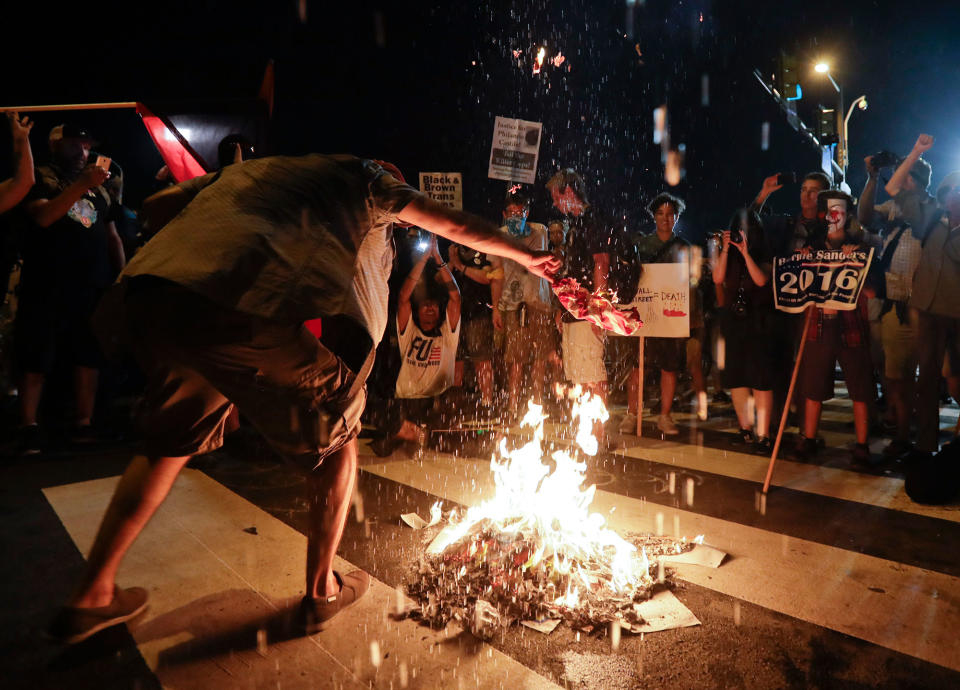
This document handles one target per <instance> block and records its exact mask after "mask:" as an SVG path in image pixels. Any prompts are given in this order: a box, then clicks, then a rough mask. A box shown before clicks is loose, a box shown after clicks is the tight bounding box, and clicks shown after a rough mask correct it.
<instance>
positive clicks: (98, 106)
mask: <svg viewBox="0 0 960 690" xmlns="http://www.w3.org/2000/svg"><path fill="white" fill-rule="evenodd" d="M136 107H137V103H136V101H114V102H112V103H64V104H61V105H9V106H7V105H5V106H0V113H5V112H8V111H16V112H19V113H45V112H57V111H61V110H120V109H130V108H136Z"/></svg>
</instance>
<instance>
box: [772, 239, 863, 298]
mask: <svg viewBox="0 0 960 690" xmlns="http://www.w3.org/2000/svg"><path fill="white" fill-rule="evenodd" d="M872 260H873V248H872V247H871V248H870V249H869V250H857V251H854V252H852V253H851V254H850V255H849V256H847V255H844V253H843V252H842V251H840V250H839V249H818V250H816V251H814V252H811V253H809V254H804V253H802V252H796V253H794V254H791V255H790V256H778V257H775V258H774V260H773V286H774V293H773V294H774V300H775V304H776V306H777V309H779V310H780V311H785V312H789V313H791V314H796V313H799V312H802V311H803V310H804V309H805V308H806V306H807V305H808V304H817V305H820V306H824V307H829V308H830V309H837V310H839V311H852V310H853V309H856V307H857V299H858V298H859V297H860V291H861V290H862V289H863V283H864V281H865V280H866V279H867V269H868V268H869V267H870V262H871V261H872Z"/></svg>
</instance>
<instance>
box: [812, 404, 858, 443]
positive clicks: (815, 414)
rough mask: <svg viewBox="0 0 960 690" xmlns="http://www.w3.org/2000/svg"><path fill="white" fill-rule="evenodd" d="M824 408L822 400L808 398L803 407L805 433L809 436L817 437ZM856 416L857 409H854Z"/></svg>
mask: <svg viewBox="0 0 960 690" xmlns="http://www.w3.org/2000/svg"><path fill="white" fill-rule="evenodd" d="M854 408H856V404H854ZM822 409H823V403H822V402H820V401H819V400H811V399H810V398H806V402H805V404H804V408H803V435H804V436H806V437H807V438H816V437H817V429H818V428H819V426H820V411H821V410H822ZM854 417H856V409H854Z"/></svg>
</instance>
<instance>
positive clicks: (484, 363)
mask: <svg viewBox="0 0 960 690" xmlns="http://www.w3.org/2000/svg"><path fill="white" fill-rule="evenodd" d="M474 366H475V367H476V371H477V385H478V386H479V387H480V401H481V402H482V403H483V404H484V405H487V406H489V405H492V404H493V363H492V362H491V361H490V360H489V359H481V360H479V361H475V362H474Z"/></svg>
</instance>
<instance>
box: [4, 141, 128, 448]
mask: <svg viewBox="0 0 960 690" xmlns="http://www.w3.org/2000/svg"><path fill="white" fill-rule="evenodd" d="M49 145H50V154H51V159H52V160H51V163H50V165H47V166H42V167H40V168H38V169H37V182H36V184H35V185H34V186H33V188H32V189H31V190H30V193H29V194H28V196H27V201H26V202H25V209H26V213H27V216H28V217H29V219H30V220H31V221H32V227H31V228H30V230H29V232H28V233H27V234H26V237H25V238H24V242H23V246H22V256H23V273H22V277H21V279H20V305H19V309H18V311H17V317H16V322H15V340H16V352H17V361H18V365H19V367H20V369H21V370H22V371H23V376H22V379H21V382H20V386H19V393H20V420H21V427H20V432H19V436H20V439H19V446H20V452H21V453H23V454H27V455H29V454H35V453H39V452H40V450H41V448H40V427H39V426H38V423H37V421H38V420H37V410H38V408H39V405H40V397H41V394H42V392H43V386H44V381H45V379H46V377H47V375H48V374H50V373H51V371H52V370H53V368H54V364H55V362H56V359H57V357H58V356H65V357H68V358H69V360H70V364H71V365H72V366H73V368H74V369H73V371H74V397H75V401H76V410H75V414H76V421H75V427H74V429H73V430H72V433H71V438H72V440H74V441H76V442H80V443H83V442H91V441H93V440H95V437H94V434H93V431H92V427H91V419H92V417H93V408H94V402H95V399H96V394H97V381H98V378H99V370H100V366H101V363H102V358H101V354H100V348H99V345H98V343H97V340H96V338H95V337H94V335H93V332H92V331H91V330H90V325H89V320H90V316H91V315H92V314H93V311H94V309H95V308H96V306H97V302H98V301H99V299H100V295H101V294H102V293H103V291H104V290H105V289H106V288H107V287H108V286H109V285H110V283H111V282H112V281H113V279H114V278H115V277H116V275H117V273H119V272H120V271H121V270H122V269H123V267H124V263H125V257H124V253H123V242H122V241H121V239H120V235H119V234H118V233H117V229H116V226H115V224H114V222H113V220H112V219H111V204H112V201H111V198H110V195H109V193H108V192H107V190H106V189H105V188H104V187H103V184H104V183H105V182H106V181H107V179H108V178H109V176H110V173H109V172H108V170H107V167H108V165H109V164H103V163H101V164H100V165H98V164H96V163H93V164H91V163H89V157H90V148H91V146H92V145H93V138H92V137H91V136H90V135H89V134H88V133H87V132H86V131H85V130H83V129H82V128H80V127H78V126H76V125H71V124H64V125H58V126H56V127H54V128H53V129H51V130H50V134H49Z"/></svg>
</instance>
